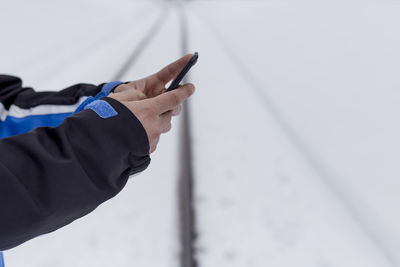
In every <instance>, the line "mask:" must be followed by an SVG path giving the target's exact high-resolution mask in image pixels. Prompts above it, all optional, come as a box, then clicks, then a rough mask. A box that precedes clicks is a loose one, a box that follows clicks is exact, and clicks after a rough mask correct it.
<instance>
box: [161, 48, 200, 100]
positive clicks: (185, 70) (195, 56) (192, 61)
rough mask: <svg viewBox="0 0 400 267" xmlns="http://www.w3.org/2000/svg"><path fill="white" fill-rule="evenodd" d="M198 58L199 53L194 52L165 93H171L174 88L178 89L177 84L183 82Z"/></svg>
mask: <svg viewBox="0 0 400 267" xmlns="http://www.w3.org/2000/svg"><path fill="white" fill-rule="evenodd" d="M198 58H199V53H197V52H195V53H194V54H193V56H192V57H191V58H190V60H189V62H188V63H187V64H186V66H185V67H184V68H183V69H182V71H181V72H180V73H179V74H178V76H176V78H175V79H174V80H173V81H172V83H171V84H170V86H169V87H168V89H167V92H169V91H172V90H174V89H176V88H178V86H179V83H180V82H181V81H182V80H183V78H184V77H185V75H186V73H188V71H189V70H190V68H191V67H193V66H194V64H196V62H197V59H198Z"/></svg>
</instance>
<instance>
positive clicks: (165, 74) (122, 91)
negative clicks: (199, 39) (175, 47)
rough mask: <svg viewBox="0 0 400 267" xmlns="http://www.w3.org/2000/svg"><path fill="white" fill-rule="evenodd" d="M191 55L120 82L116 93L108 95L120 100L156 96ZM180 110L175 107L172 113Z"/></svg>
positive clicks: (163, 90) (177, 112)
mask: <svg viewBox="0 0 400 267" xmlns="http://www.w3.org/2000/svg"><path fill="white" fill-rule="evenodd" d="M191 57H192V54H187V55H185V56H184V57H182V58H180V59H178V60H177V61H175V62H173V63H171V64H169V65H168V66H166V67H164V68H163V69H162V70H161V71H159V72H157V73H155V74H153V75H150V76H148V77H146V78H143V79H140V80H137V81H133V82H129V83H127V84H121V85H119V86H118V87H117V88H115V90H114V93H115V94H118V95H117V96H116V95H113V94H110V97H114V98H116V99H118V100H122V101H134V100H142V99H146V98H151V97H155V96H158V95H160V94H162V93H164V92H165V91H166V89H165V85H166V84H167V83H168V82H169V81H171V80H172V79H173V78H175V77H176V76H177V75H178V73H179V72H180V71H181V70H182V69H183V67H184V66H185V65H186V63H187V62H188V61H189V60H190V58H191ZM180 110H181V107H180V106H179V107H177V108H176V109H175V110H173V115H178V114H179V112H180Z"/></svg>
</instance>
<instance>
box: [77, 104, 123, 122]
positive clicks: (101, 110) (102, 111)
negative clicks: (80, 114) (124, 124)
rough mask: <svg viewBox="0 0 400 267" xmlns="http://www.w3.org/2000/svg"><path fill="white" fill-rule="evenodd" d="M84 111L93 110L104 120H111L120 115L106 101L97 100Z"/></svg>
mask: <svg viewBox="0 0 400 267" xmlns="http://www.w3.org/2000/svg"><path fill="white" fill-rule="evenodd" d="M84 109H91V110H93V111H94V112H96V113H97V115H99V116H100V117H102V118H103V119H107V118H111V117H114V116H117V115H118V112H116V111H115V109H114V108H113V107H112V106H111V105H110V104H108V102H107V101H104V100H95V101H93V102H92V103H90V104H89V105H87V106H86V107H85V108H84Z"/></svg>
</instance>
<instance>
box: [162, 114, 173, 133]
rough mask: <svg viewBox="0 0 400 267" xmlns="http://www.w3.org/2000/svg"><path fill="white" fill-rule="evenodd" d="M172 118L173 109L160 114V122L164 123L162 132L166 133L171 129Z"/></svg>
mask: <svg viewBox="0 0 400 267" xmlns="http://www.w3.org/2000/svg"><path fill="white" fill-rule="evenodd" d="M171 119H172V110H169V111H167V112H164V113H163V114H161V115H160V122H161V124H162V133H166V132H168V131H169V130H171Z"/></svg>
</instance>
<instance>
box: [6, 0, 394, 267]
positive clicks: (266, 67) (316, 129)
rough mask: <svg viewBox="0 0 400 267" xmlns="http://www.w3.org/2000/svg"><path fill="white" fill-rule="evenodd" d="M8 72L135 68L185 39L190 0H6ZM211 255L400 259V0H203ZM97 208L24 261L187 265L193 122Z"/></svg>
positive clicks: (205, 233)
mask: <svg viewBox="0 0 400 267" xmlns="http://www.w3.org/2000/svg"><path fill="white" fill-rule="evenodd" d="M0 8H1V11H2V12H1V13H2V15H1V16H0V30H1V32H2V42H0V72H1V73H12V74H15V75H19V76H21V77H23V78H24V81H25V83H26V84H28V85H32V86H34V87H36V88H37V89H40V90H59V89H61V88H63V87H65V86H67V85H70V84H73V83H76V82H92V83H100V82H104V81H109V80H112V79H113V77H114V76H115V74H116V72H117V71H118V70H119V68H120V67H121V65H122V64H123V63H124V60H125V59H126V58H127V57H128V56H129V55H130V54H131V53H132V52H133V51H134V50H135V47H137V46H138V45H139V43H140V41H141V40H142V38H143V37H144V36H145V35H146V34H147V33H148V31H149V30H150V29H151V28H152V25H154V23H157V20H158V19H159V18H160V17H159V16H160V14H163V13H166V15H165V17H163V18H161V19H162V24H161V28H160V29H159V31H158V32H156V33H155V36H154V38H153V39H152V40H151V41H150V43H149V44H148V45H146V48H145V49H144V50H143V52H142V53H141V54H140V56H139V57H138V58H137V60H136V61H135V63H134V64H133V66H132V68H131V69H130V70H129V71H128V73H127V74H126V76H125V77H124V79H128V80H133V79H135V78H140V77H142V76H144V75H148V74H150V73H152V72H155V71H157V70H158V69H159V68H160V67H162V66H163V65H165V64H167V63H168V62H170V61H172V60H173V59H175V58H177V57H179V56H180V55H181V39H182V36H181V34H180V21H179V19H178V13H177V8H178V7H177V6H172V7H170V8H168V7H167V6H164V5H163V4H162V3H161V2H152V1H128V0H118V1H112V2H111V1H105V0H104V1H94V0H93V1H89V0H85V1H77V0H75V1H68V2H67V1H63V2H59V1H50V0H47V1H45V0H41V1H27V0H17V1H3V2H2V4H1V7H0ZM184 11H185V13H186V16H187V18H188V34H189V35H188V42H189V43H188V44H189V51H199V53H200V59H199V63H198V65H196V67H195V68H194V69H193V70H192V72H191V79H192V81H193V82H194V83H195V84H196V86H197V92H196V94H195V96H194V97H193V99H192V100H191V102H190V103H191V110H192V117H191V124H192V127H193V129H192V132H193V149H194V168H195V177H194V178H195V188H194V189H195V207H194V208H195V212H196V231H197V233H198V239H197V240H196V244H195V246H196V252H197V254H196V259H197V261H198V263H199V266H200V267H203V266H204V267H214V266H221V267H222V266H255V267H264V266H279V267H289V266H290V267H292V266H306V267H309V266H315V267H317V266H324V267H327V266H376V267H385V266H400V256H399V255H400V229H399V227H398V225H399V220H400V215H399V213H398V212H397V207H398V203H400V194H399V193H400V182H399V180H398V179H399V178H400V167H399V166H400V164H398V162H397V161H399V160H400V152H399V151H400V141H399V140H398V136H400V126H399V119H398V118H399V114H400V106H399V105H398V102H399V99H400V90H399V88H400V78H399V77H400V76H399V73H400V50H399V49H398V48H399V47H400V4H399V3H398V2H396V1H390V0H383V1H374V0H366V1H358V0H347V1H344V0H335V1H311V0H305V1H294V0H286V1H281V0H280V1H278V0H269V1H188V2H187V3H185V8H184ZM175 124H176V125H174V126H175V128H174V129H173V131H172V132H171V133H169V134H168V135H165V136H164V137H163V138H162V140H161V143H160V146H159V148H158V151H157V152H156V153H155V154H153V157H152V158H153V161H152V165H151V167H150V168H149V169H148V170H147V171H146V172H145V173H144V174H142V175H140V176H137V177H135V178H133V179H132V180H131V181H130V182H129V184H128V185H127V187H126V188H125V189H124V190H123V192H122V193H121V194H120V195H119V196H117V197H116V198H115V199H113V200H111V201H109V202H108V203H105V204H104V205H102V206H101V207H99V208H98V209H97V210H96V211H94V212H93V213H92V214H90V215H89V216H87V217H85V218H83V219H81V220H78V221H76V222H74V223H73V224H71V225H69V226H67V227H65V228H63V229H60V230H58V231H56V232H55V233H52V234H49V235H46V236H43V237H40V238H37V239H35V240H32V241H29V242H27V243H26V244H23V245H22V246H20V247H18V248H15V249H12V250H10V251H7V252H6V253H5V258H6V263H7V267H12V266H18V267H24V266H29V267H31V266H33V267H39V266H40V267H42V266H71V265H73V266H146V267H148V266H178V265H179V249H180V247H179V246H180V244H179V229H178V227H179V223H178V220H179V219H178V218H179V216H178V197H177V196H178V192H177V188H178V186H177V178H178V170H179V168H178V167H179V162H178V148H179V140H178V136H179V135H178V129H179V126H180V125H179V121H176V122H175Z"/></svg>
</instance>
